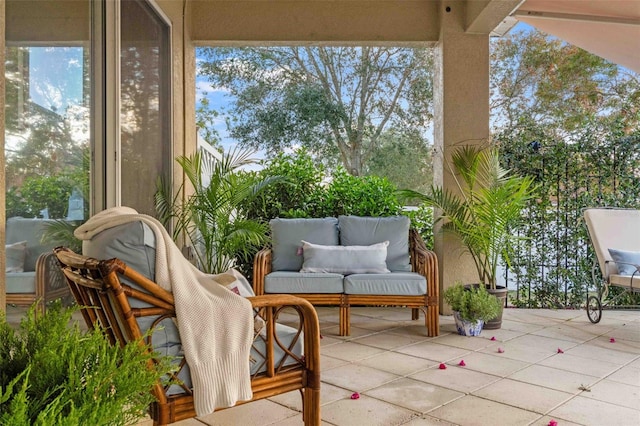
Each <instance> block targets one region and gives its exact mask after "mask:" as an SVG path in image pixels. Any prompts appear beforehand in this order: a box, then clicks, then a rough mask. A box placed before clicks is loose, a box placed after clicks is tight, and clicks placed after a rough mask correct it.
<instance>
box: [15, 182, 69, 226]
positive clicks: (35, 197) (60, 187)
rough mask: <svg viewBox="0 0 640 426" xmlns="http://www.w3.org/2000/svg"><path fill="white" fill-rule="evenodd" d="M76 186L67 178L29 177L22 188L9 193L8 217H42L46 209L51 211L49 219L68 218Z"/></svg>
mask: <svg viewBox="0 0 640 426" xmlns="http://www.w3.org/2000/svg"><path fill="white" fill-rule="evenodd" d="M74 186H75V184H74V182H72V181H70V180H69V179H67V178H66V177H65V176H32V177H28V178H26V179H25V180H24V183H23V184H22V187H20V188H17V187H13V188H10V189H9V190H8V191H7V201H6V206H7V217H13V216H22V217H41V216H40V211H41V210H43V209H45V208H48V209H49V217H54V218H63V217H66V215H67V208H68V200H69V197H70V196H71V192H72V191H73V188H74Z"/></svg>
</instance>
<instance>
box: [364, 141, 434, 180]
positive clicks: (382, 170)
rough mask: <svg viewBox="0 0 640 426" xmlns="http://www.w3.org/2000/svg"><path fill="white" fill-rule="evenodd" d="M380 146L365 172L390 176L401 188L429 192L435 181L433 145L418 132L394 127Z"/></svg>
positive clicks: (388, 177)
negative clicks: (432, 157) (407, 131)
mask: <svg viewBox="0 0 640 426" xmlns="http://www.w3.org/2000/svg"><path fill="white" fill-rule="evenodd" d="M380 139H381V142H380V146H379V147H378V148H376V150H375V151H374V155H373V156H372V158H371V160H369V162H368V163H367V166H366V168H365V173H366V174H367V175H374V176H380V177H386V178H387V179H389V181H390V182H391V183H393V184H394V185H395V186H396V187H398V188H400V189H413V190H415V191H420V192H425V191H427V190H428V189H429V188H430V187H431V183H432V182H433V169H432V159H431V145H429V144H428V143H427V141H426V140H425V138H424V137H422V136H421V135H419V134H416V133H413V134H411V133H409V134H407V133H405V132H402V131H399V130H398V129H390V130H388V131H385V132H384V133H383V134H382V135H380Z"/></svg>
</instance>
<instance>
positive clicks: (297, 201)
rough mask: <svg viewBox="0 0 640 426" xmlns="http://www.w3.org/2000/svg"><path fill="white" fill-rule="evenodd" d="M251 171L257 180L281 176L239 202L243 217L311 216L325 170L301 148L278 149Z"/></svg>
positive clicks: (266, 219)
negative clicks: (259, 166) (256, 170)
mask: <svg viewBox="0 0 640 426" xmlns="http://www.w3.org/2000/svg"><path fill="white" fill-rule="evenodd" d="M254 173H255V176H256V179H257V180H264V179H267V178H269V177H273V176H278V177H280V178H281V180H280V181H278V182H275V183H273V184H272V185H270V186H268V187H267V188H264V190H263V191H261V193H260V194H258V195H257V196H256V197H255V198H253V199H251V200H248V201H247V202H246V203H244V204H243V205H242V208H243V209H244V210H245V211H246V214H247V217H249V218H252V219H258V220H262V221H265V222H267V221H269V220H270V219H273V218H275V217H312V216H313V214H314V213H315V211H316V210H317V206H316V202H317V200H318V199H319V197H318V193H319V192H322V191H323V190H324V189H323V188H322V186H321V183H322V180H323V179H324V176H325V170H324V167H322V166H321V165H317V164H314V162H313V159H312V158H311V156H310V155H309V154H308V153H307V152H306V151H305V150H300V151H297V152H296V153H294V154H284V153H280V154H278V155H277V156H276V157H274V158H273V159H271V160H270V161H269V162H268V163H267V164H266V167H265V168H264V169H262V170H260V171H259V172H254Z"/></svg>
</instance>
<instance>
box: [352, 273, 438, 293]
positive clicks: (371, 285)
mask: <svg viewBox="0 0 640 426" xmlns="http://www.w3.org/2000/svg"><path fill="white" fill-rule="evenodd" d="M344 292H345V294H372V295H373V294H384V295H393V296H420V295H423V294H426V293H427V280H426V279H425V278H424V277H423V276H422V275H420V274H417V273H415V272H391V273H388V274H353V275H347V276H346V277H345V278H344Z"/></svg>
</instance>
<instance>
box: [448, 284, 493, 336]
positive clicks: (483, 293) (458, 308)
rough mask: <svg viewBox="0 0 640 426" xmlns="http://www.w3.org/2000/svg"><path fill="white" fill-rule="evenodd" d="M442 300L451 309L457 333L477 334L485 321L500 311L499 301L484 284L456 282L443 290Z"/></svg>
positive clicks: (464, 334)
mask: <svg viewBox="0 0 640 426" xmlns="http://www.w3.org/2000/svg"><path fill="white" fill-rule="evenodd" d="M444 300H445V301H446V302H447V303H448V304H449V305H451V309H453V318H454V319H455V321H456V328H457V329H458V334H460V335H462V336H479V335H480V332H481V331H482V326H483V325H484V323H485V322H486V321H489V320H491V319H493V318H495V317H496V316H497V315H498V313H499V312H500V302H499V301H498V299H496V298H495V297H493V296H492V295H491V294H489V292H488V291H487V290H486V288H485V287H484V286H481V285H476V286H464V285H462V283H456V284H455V285H453V286H452V287H449V288H447V289H446V290H445V291H444Z"/></svg>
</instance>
